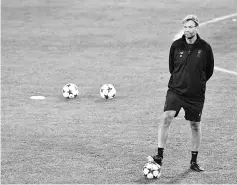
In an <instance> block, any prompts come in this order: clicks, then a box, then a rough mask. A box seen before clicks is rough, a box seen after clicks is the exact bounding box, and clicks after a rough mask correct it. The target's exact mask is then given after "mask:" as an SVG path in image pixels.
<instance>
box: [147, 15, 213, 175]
mask: <svg viewBox="0 0 237 185" xmlns="http://www.w3.org/2000/svg"><path fill="white" fill-rule="evenodd" d="M182 23H183V26H184V34H183V36H182V37H181V38H180V39H178V40H176V41H174V42H173V43H172V45H171V48H170V53H169V71H170V74H171V76H170V80H169V84H168V91H167V95H166V101H165V105H164V114H163V118H162V122H161V124H160V125H159V130H158V154H157V155H155V156H153V157H151V156H149V157H148V160H154V161H155V162H156V163H158V164H160V165H162V160H163V151H164V148H165V144H166V141H167V138H168V131H169V128H170V124H171V122H172V120H173V118H174V117H176V116H178V114H179V111H180V109H181V108H183V109H184V111H185V119H186V120H188V121H189V123H190V126H191V131H192V140H191V161H190V168H191V169H192V170H194V171H197V172H201V171H204V169H203V168H202V167H201V166H200V165H199V164H198V163H197V155H198V151H199V147H200V141H201V122H200V121H201V115H202V110H203V105H204V101H205V91H206V82H207V81H208V80H209V79H210V77H211V76H212V74H213V69H214V58H213V52H212V48H211V46H210V45H209V44H208V43H207V42H205V41H204V40H203V39H201V38H200V36H199V35H198V33H197V31H198V26H199V21H198V18H197V17H196V16H195V15H188V16H187V17H185V18H184V20H183V22H182Z"/></svg>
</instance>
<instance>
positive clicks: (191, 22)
mask: <svg viewBox="0 0 237 185" xmlns="http://www.w3.org/2000/svg"><path fill="white" fill-rule="evenodd" d="M182 23H183V26H184V35H185V37H186V38H187V39H192V38H193V37H194V36H195V35H196V34H197V31H198V26H199V20H198V18H197V16H196V15H188V16H186V17H185V18H184V19H183V21H182Z"/></svg>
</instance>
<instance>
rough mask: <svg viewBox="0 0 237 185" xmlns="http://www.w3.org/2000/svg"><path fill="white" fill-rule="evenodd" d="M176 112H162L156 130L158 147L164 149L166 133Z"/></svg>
mask: <svg viewBox="0 0 237 185" xmlns="http://www.w3.org/2000/svg"><path fill="white" fill-rule="evenodd" d="M175 113H176V111H173V110H172V111H166V112H164V115H163V118H162V122H161V124H160V125H159V130H158V147H159V148H164V147H165V144H166V141H167V138H168V132H169V128H170V124H171V122H172V120H173V118H174V116H175Z"/></svg>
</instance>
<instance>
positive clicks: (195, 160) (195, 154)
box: [191, 151, 198, 163]
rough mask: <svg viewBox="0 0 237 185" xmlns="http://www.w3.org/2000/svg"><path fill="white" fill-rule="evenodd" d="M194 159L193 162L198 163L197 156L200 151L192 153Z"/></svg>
mask: <svg viewBox="0 0 237 185" xmlns="http://www.w3.org/2000/svg"><path fill="white" fill-rule="evenodd" d="M191 153H192V159H191V162H195V163H196V162H197V155H198V151H192V152H191Z"/></svg>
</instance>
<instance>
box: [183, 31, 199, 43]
mask: <svg viewBox="0 0 237 185" xmlns="http://www.w3.org/2000/svg"><path fill="white" fill-rule="evenodd" d="M181 39H182V41H183V43H184V44H185V45H186V44H187V42H186V39H185V35H183V36H182V38H181ZM200 40H201V37H200V36H199V35H198V33H197V40H196V41H195V42H194V43H193V44H195V45H196V44H198V43H199V42H200Z"/></svg>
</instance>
